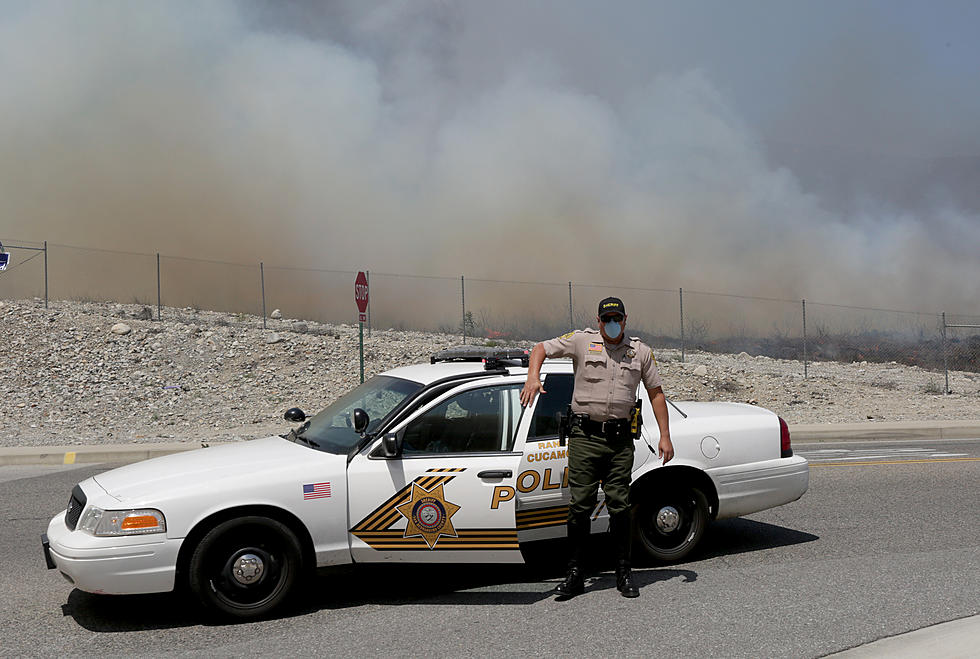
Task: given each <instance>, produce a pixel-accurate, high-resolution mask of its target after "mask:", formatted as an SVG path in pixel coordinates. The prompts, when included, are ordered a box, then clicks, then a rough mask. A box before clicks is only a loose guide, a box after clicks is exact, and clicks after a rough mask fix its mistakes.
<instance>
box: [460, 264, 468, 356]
mask: <svg viewBox="0 0 980 659" xmlns="http://www.w3.org/2000/svg"><path fill="white" fill-rule="evenodd" d="M459 299H460V301H461V302H462V304H463V322H462V323H460V326H461V327H462V328H463V343H464V344H465V343H466V279H465V278H464V277H463V275H460V276H459Z"/></svg>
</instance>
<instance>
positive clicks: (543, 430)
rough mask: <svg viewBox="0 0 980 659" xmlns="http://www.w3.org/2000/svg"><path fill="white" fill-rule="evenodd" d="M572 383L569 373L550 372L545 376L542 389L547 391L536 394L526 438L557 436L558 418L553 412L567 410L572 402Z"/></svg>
mask: <svg viewBox="0 0 980 659" xmlns="http://www.w3.org/2000/svg"><path fill="white" fill-rule="evenodd" d="M573 385H574V380H573V379H572V376H571V375H557V374H555V373H552V374H550V375H548V376H546V377H545V379H544V390H545V391H546V392H547V393H545V394H543V395H542V394H538V404H537V406H535V408H534V416H533V417H532V418H531V429H530V430H529V431H528V433H527V437H528V439H532V438H535V437H557V436H558V420H557V419H556V418H555V413H556V412H561V413H562V414H565V413H566V412H568V406H569V405H570V404H571V402H572V388H573Z"/></svg>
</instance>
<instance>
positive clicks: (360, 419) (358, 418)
mask: <svg viewBox="0 0 980 659" xmlns="http://www.w3.org/2000/svg"><path fill="white" fill-rule="evenodd" d="M370 421H371V419H370V418H368V413H367V412H365V411H364V410H362V409H361V408H360V407H355V408H354V432H356V433H357V434H358V435H360V434H361V433H363V432H364V431H365V430H367V427H368V423H369V422H370Z"/></svg>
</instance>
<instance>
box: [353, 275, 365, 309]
mask: <svg viewBox="0 0 980 659" xmlns="http://www.w3.org/2000/svg"><path fill="white" fill-rule="evenodd" d="M354 302H355V303H356V304H357V310H358V311H360V312H361V313H364V312H365V311H367V307H368V282H367V275H365V274H364V272H363V271H362V272H358V273H357V277H356V278H355V279H354Z"/></svg>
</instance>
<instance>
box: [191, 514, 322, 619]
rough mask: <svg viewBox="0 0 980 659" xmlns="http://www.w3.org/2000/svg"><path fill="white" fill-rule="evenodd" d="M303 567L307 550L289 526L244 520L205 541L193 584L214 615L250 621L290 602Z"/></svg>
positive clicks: (194, 559) (197, 551) (196, 557)
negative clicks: (288, 598) (290, 594)
mask: <svg viewBox="0 0 980 659" xmlns="http://www.w3.org/2000/svg"><path fill="white" fill-rule="evenodd" d="M302 566H303V550H302V547H301V546H300V543H299V540H298V539H297V538H296V534H295V533H293V532H292V531H291V530H290V529H289V527H287V526H286V525H285V524H282V523H281V522H278V521H276V520H274V519H269V518H268V517H240V518H237V519H230V520H228V521H225V522H222V523H221V524H218V525H217V526H216V527H214V528H213V529H211V530H210V531H208V532H207V534H206V535H205V536H204V537H203V538H201V541H200V542H199V543H198V544H197V546H196V547H195V548H194V553H193V554H191V560H190V564H189V567H188V585H189V586H190V589H191V592H193V593H194V594H195V595H196V596H197V598H198V600H199V601H200V602H201V604H203V605H204V607H205V608H206V609H208V610H209V611H211V612H213V613H217V614H219V615H221V616H223V617H230V618H237V619H239V620H249V619H252V618H258V617H261V616H264V615H266V614H267V613H269V612H270V611H272V610H273V609H275V608H276V607H278V606H280V605H281V604H282V603H283V602H284V601H285V600H286V598H287V597H288V596H289V593H290V591H291V590H293V586H294V585H295V584H296V582H297V579H298V578H299V574H300V571H301V569H302ZM236 572H237V574H236Z"/></svg>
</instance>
